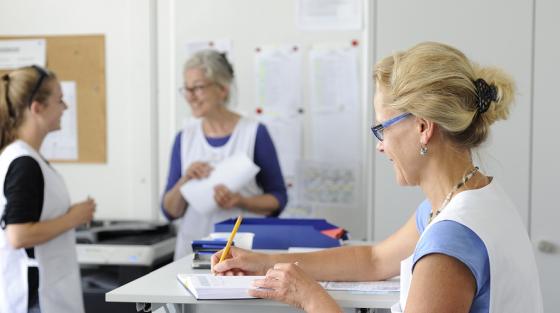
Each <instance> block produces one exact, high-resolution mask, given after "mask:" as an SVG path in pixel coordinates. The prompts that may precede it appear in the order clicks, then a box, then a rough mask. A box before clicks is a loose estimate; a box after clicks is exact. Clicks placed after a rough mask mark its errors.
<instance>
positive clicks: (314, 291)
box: [249, 263, 341, 312]
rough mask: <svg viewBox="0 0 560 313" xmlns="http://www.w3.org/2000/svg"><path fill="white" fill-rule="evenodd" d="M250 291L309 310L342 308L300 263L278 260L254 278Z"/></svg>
mask: <svg viewBox="0 0 560 313" xmlns="http://www.w3.org/2000/svg"><path fill="white" fill-rule="evenodd" d="M254 285H255V287H259V288H258V289H250V290H249V295H251V296H253V297H258V298H265V299H272V300H276V301H280V302H283V303H286V304H289V305H292V306H295V307H296V308H299V309H303V310H305V311H306V312H340V311H341V310H340V308H339V307H338V305H337V304H336V302H335V301H334V299H333V298H331V296H330V295H329V294H328V293H327V292H326V291H325V289H324V288H323V287H322V286H321V285H319V283H317V282H316V281H315V280H313V278H311V277H310V276H309V275H307V274H306V273H305V272H304V271H303V270H302V269H301V268H300V267H299V266H298V265H297V264H293V263H278V264H275V265H274V267H273V268H271V269H269V270H268V272H267V273H266V277H265V278H264V279H262V280H256V281H255V282H254Z"/></svg>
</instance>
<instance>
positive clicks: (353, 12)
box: [296, 0, 363, 30]
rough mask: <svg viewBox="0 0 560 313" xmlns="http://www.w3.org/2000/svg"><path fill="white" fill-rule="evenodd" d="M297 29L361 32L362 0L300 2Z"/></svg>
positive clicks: (297, 10)
mask: <svg viewBox="0 0 560 313" xmlns="http://www.w3.org/2000/svg"><path fill="white" fill-rule="evenodd" d="M296 15H297V27H298V28H299V29H302V30H361V29H362V27H363V26H362V25H363V7H362V0H298V1H296Z"/></svg>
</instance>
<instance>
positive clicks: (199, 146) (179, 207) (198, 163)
mask: <svg viewBox="0 0 560 313" xmlns="http://www.w3.org/2000/svg"><path fill="white" fill-rule="evenodd" d="M183 78H184V86H183V87H182V88H181V89H180V92H181V93H182V94H183V95H184V96H185V99H186V100H187V102H188V104H189V106H190V108H191V112H192V115H193V117H195V120H193V121H191V122H190V123H188V125H187V126H186V127H185V128H184V129H183V130H182V131H181V132H180V133H179V134H178V135H177V137H176V138H175V143H174V144H173V150H172V155H171V163H170V168H169V176H168V181H167V186H166V189H165V194H164V196H163V201H162V208H163V213H164V215H165V216H166V217H167V218H168V219H170V220H173V219H177V218H181V222H180V226H179V231H178V236H177V246H176V250H175V259H178V258H180V257H183V256H185V255H186V254H187V253H188V252H189V251H190V249H191V247H190V245H191V241H192V240H194V239H201V238H203V237H204V236H207V235H208V234H209V233H210V232H211V231H212V227H213V224H214V223H216V222H219V221H222V220H224V219H227V218H231V217H237V216H238V215H240V214H241V213H243V215H244V216H262V217H264V216H278V215H279V214H280V212H281V211H282V209H283V208H284V206H285V205H286V202H287V193H286V187H285V185H284V179H283V177H282V172H281V170H280V165H279V162H278V157H277V155H276V150H275V148H274V144H273V143H272V139H271V137H270V135H269V133H268V131H267V129H266V127H265V126H264V125H262V124H260V123H258V122H257V121H254V120H252V119H250V118H247V117H244V116H241V115H239V114H237V113H235V112H233V111H231V110H230V109H229V108H228V103H229V102H232V100H233V99H232V91H233V87H234V70H233V67H232V65H231V64H230V63H229V61H228V60H227V58H226V55H225V54H223V53H219V52H217V51H214V50H203V51H200V52H198V53H196V54H194V55H193V56H192V57H191V58H190V59H189V60H188V61H187V62H186V64H185V67H184V72H183ZM239 153H241V154H245V155H246V156H247V157H248V158H249V159H251V160H253V161H254V163H255V164H256V165H257V166H259V167H260V172H259V173H258V174H257V175H256V177H255V178H254V179H253V180H251V181H250V182H249V183H248V184H247V185H246V186H244V187H243V188H242V189H241V190H240V191H239V192H232V191H231V190H229V189H228V188H227V187H226V186H224V185H217V186H215V187H214V199H215V201H216V203H217V204H218V206H219V208H218V209H216V210H213V211H211V212H199V211H197V210H196V209H195V208H191V207H190V206H189V203H188V201H186V200H185V198H183V196H182V194H181V192H180V187H181V186H182V185H183V184H185V183H186V182H188V181H189V180H192V179H203V178H206V177H208V175H209V174H210V172H211V171H212V166H213V165H214V164H216V163H218V162H219V161H221V160H223V159H225V158H227V157H229V156H232V155H234V154H239Z"/></svg>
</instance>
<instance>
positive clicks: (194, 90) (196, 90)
mask: <svg viewBox="0 0 560 313" xmlns="http://www.w3.org/2000/svg"><path fill="white" fill-rule="evenodd" d="M212 85H214V83H207V84H201V85H196V86H192V87H187V86H183V87H181V88H179V93H180V94H182V95H183V96H185V97H186V96H187V95H193V94H197V95H199V94H200V93H202V92H203V91H204V89H206V88H208V87H210V86H212Z"/></svg>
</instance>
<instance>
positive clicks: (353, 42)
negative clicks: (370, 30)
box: [352, 39, 360, 47]
mask: <svg viewBox="0 0 560 313" xmlns="http://www.w3.org/2000/svg"><path fill="white" fill-rule="evenodd" d="M359 44H360V42H358V40H356V39H354V40H352V47H357V46H358V45H359Z"/></svg>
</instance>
